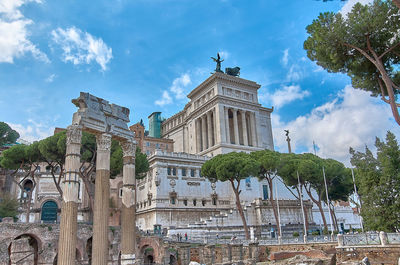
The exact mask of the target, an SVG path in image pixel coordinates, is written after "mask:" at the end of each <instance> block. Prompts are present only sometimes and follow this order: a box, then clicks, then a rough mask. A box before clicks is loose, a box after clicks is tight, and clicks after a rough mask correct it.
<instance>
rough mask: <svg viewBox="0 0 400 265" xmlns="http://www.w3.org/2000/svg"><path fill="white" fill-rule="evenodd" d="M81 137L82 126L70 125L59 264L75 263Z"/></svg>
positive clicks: (68, 129)
mask: <svg viewBox="0 0 400 265" xmlns="http://www.w3.org/2000/svg"><path fill="white" fill-rule="evenodd" d="M81 138H82V126H80V125H76V124H74V125H70V126H68V128H67V150H66V155H65V173H64V181H63V183H64V185H63V203H62V207H61V224H60V237H59V241H58V264H59V265H72V264H75V255H76V241H77V235H76V232H77V212H78V192H79V173H78V171H79V167H80V165H81V155H80V150H81Z"/></svg>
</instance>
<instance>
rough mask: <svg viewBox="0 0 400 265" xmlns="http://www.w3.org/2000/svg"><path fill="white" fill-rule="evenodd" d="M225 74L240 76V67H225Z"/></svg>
mask: <svg viewBox="0 0 400 265" xmlns="http://www.w3.org/2000/svg"><path fill="white" fill-rule="evenodd" d="M225 74H227V75H231V76H239V75H240V67H237V66H236V67H233V68H230V67H227V68H225Z"/></svg>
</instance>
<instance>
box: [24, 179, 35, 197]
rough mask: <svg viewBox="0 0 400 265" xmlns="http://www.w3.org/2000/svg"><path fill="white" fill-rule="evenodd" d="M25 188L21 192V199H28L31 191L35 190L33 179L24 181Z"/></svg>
mask: <svg viewBox="0 0 400 265" xmlns="http://www.w3.org/2000/svg"><path fill="white" fill-rule="evenodd" d="M22 187H23V188H24V190H23V191H22V194H21V199H27V197H28V194H29V192H32V190H33V182H32V180H30V179H28V180H26V181H25V182H24V185H22Z"/></svg>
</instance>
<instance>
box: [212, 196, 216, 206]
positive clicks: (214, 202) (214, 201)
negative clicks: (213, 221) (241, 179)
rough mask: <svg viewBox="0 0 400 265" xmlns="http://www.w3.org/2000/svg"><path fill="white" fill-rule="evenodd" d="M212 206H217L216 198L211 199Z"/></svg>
mask: <svg viewBox="0 0 400 265" xmlns="http://www.w3.org/2000/svg"><path fill="white" fill-rule="evenodd" d="M212 204H213V205H217V198H215V197H214V198H212Z"/></svg>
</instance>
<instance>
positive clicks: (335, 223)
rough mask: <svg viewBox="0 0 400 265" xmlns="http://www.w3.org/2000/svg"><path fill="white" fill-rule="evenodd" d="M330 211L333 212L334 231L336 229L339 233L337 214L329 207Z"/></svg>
mask: <svg viewBox="0 0 400 265" xmlns="http://www.w3.org/2000/svg"><path fill="white" fill-rule="evenodd" d="M329 211H331V216H332V222H333V229H335V231H338V227H337V221H336V215H335V212H334V211H333V210H332V208H331V207H330V206H329Z"/></svg>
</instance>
